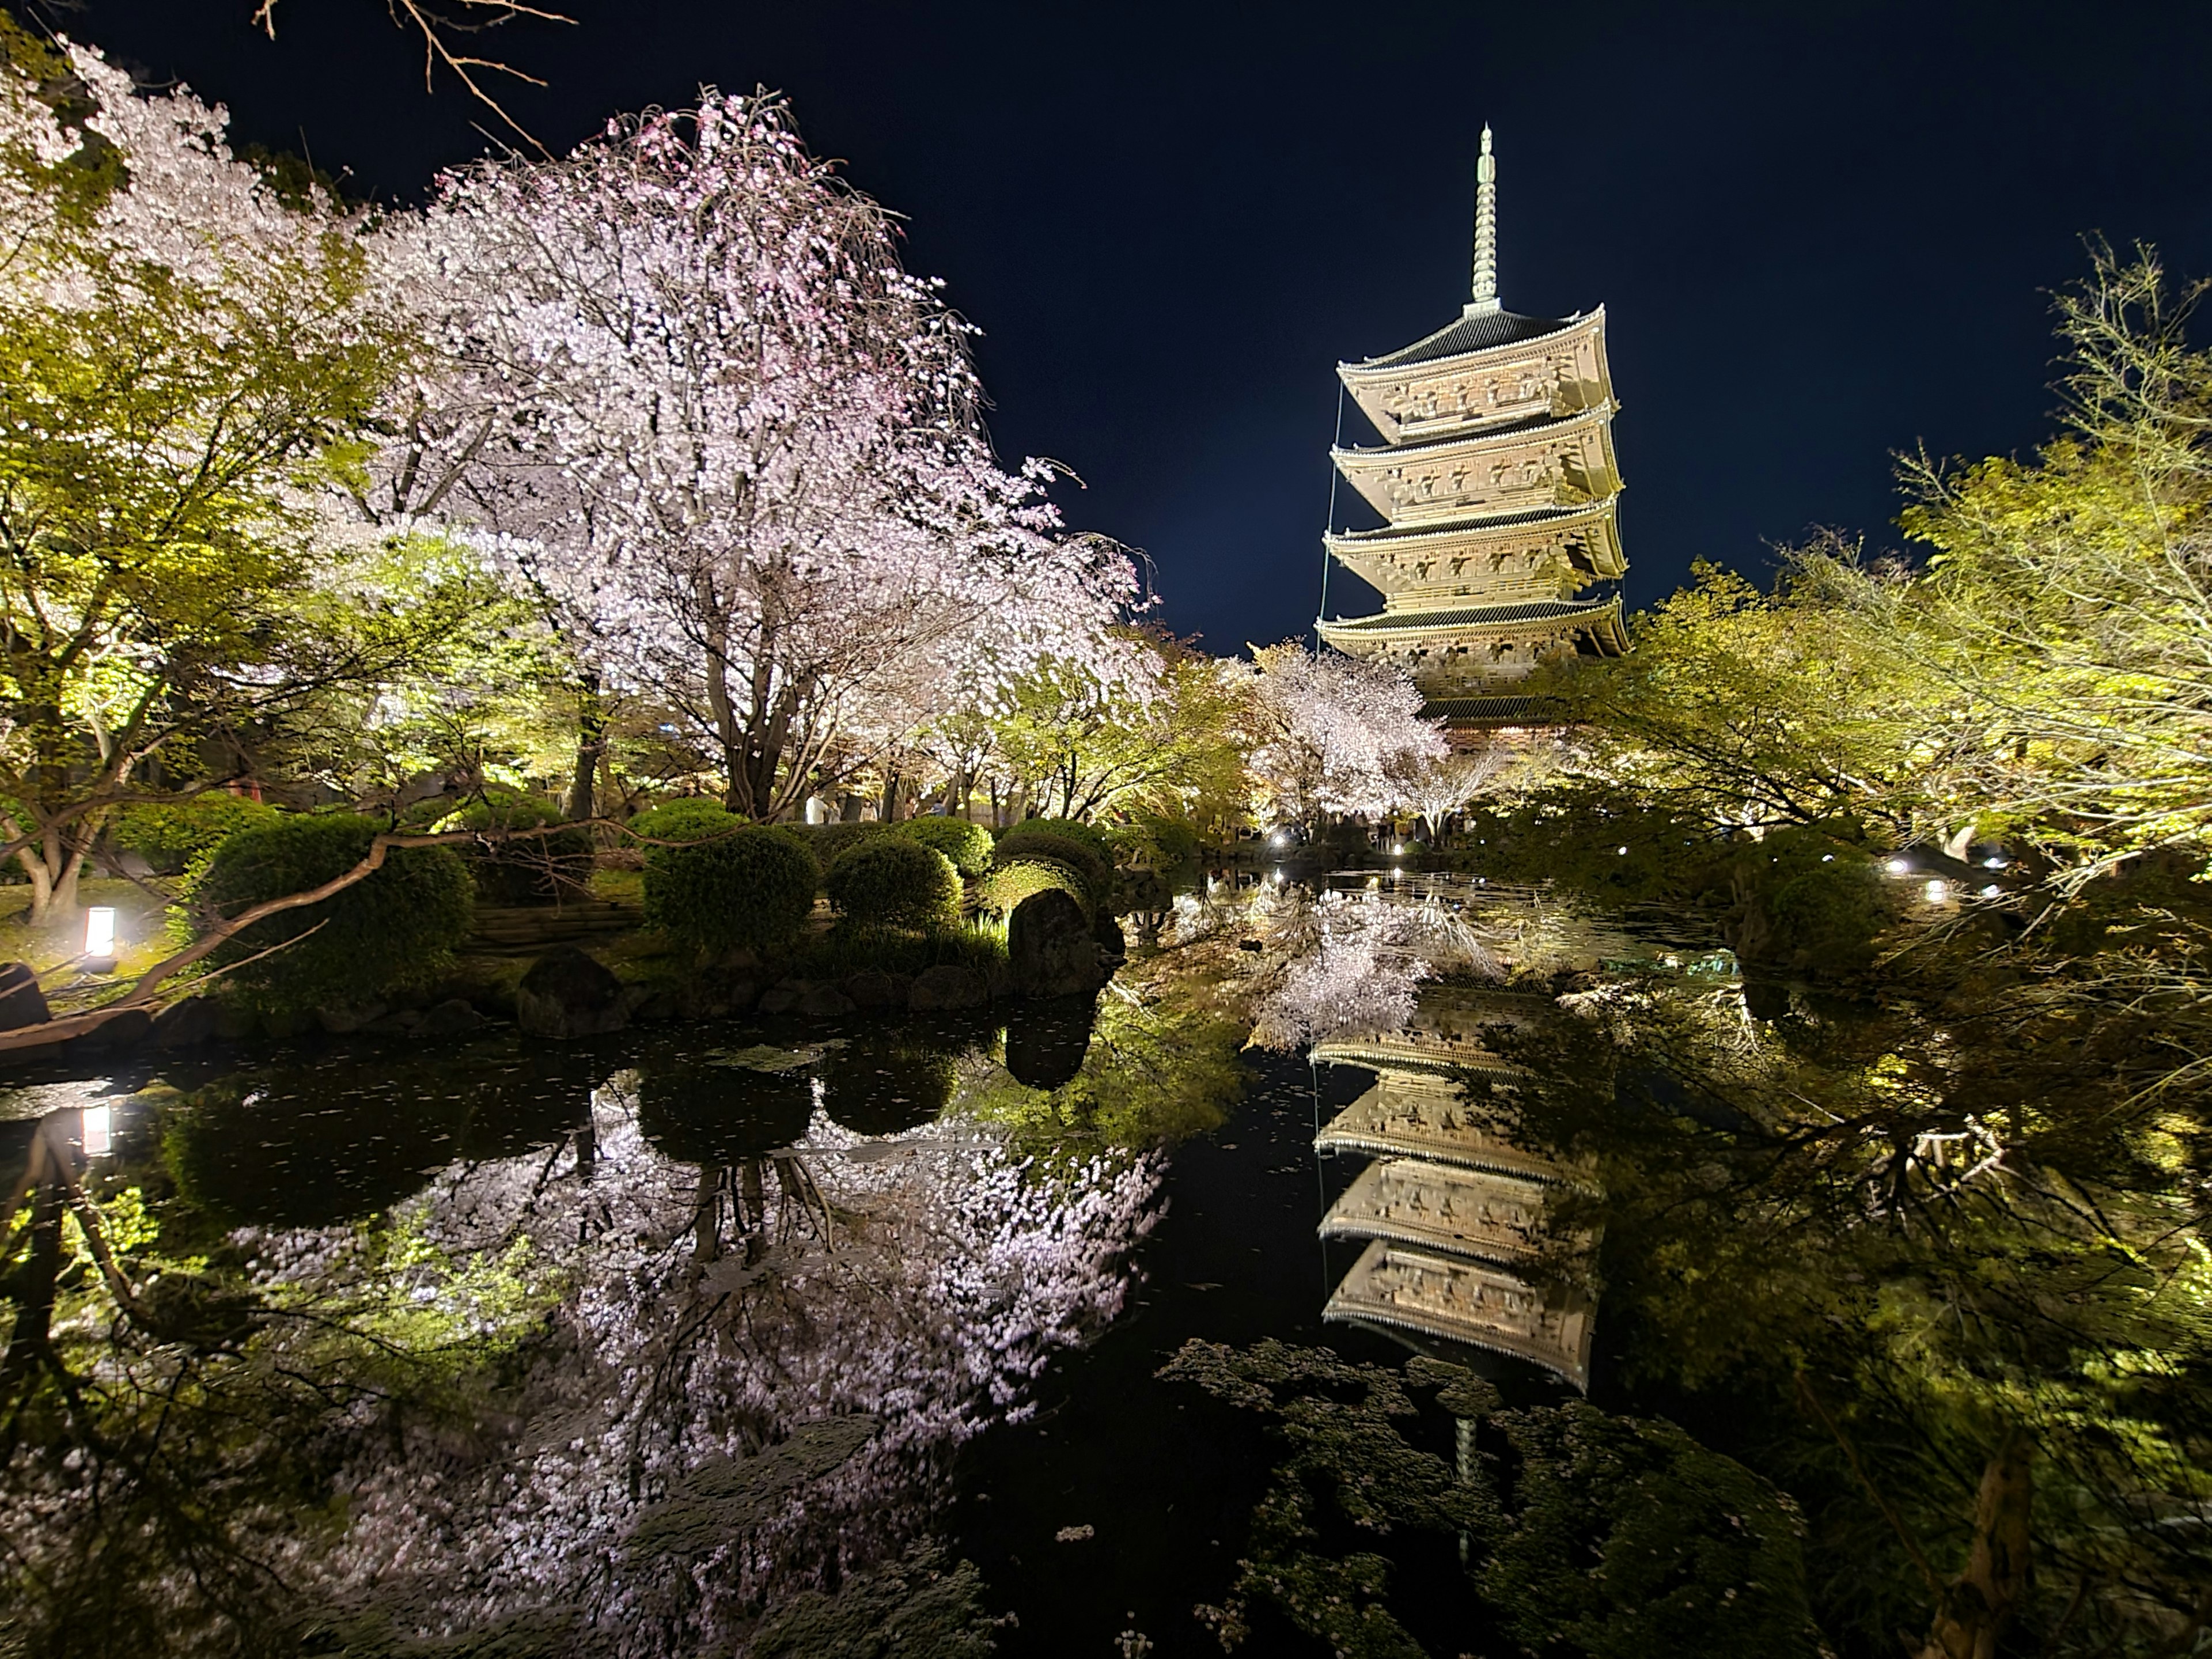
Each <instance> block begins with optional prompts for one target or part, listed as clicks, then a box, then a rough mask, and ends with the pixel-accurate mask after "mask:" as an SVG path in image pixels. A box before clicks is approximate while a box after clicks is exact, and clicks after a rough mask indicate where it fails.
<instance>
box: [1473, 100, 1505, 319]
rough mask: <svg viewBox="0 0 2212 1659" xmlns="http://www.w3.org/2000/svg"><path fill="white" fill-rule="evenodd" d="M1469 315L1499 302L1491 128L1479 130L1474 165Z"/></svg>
mask: <svg viewBox="0 0 2212 1659" xmlns="http://www.w3.org/2000/svg"><path fill="white" fill-rule="evenodd" d="M1467 308H1468V311H1469V312H1470V313H1478V312H1486V311H1496V310H1498V160H1497V158H1496V157H1495V156H1493V155H1491V153H1490V127H1489V125H1488V124H1487V123H1485V124H1484V125H1483V129H1482V155H1481V156H1480V159H1479V160H1477V161H1476V162H1475V164H1474V297H1473V298H1472V299H1471V300H1469V301H1468V307H1467Z"/></svg>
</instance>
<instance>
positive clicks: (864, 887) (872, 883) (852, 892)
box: [823, 836, 960, 933]
mask: <svg viewBox="0 0 2212 1659" xmlns="http://www.w3.org/2000/svg"><path fill="white" fill-rule="evenodd" d="M823 887H824V888H825V889H826V890H827V891H828V892H829V907H830V908H832V909H833V910H835V911H836V913H837V914H838V915H839V916H840V917H842V919H843V920H844V921H848V922H849V923H851V924H853V925H854V926H855V927H892V928H899V929H902V930H903V931H906V932H908V933H927V932H928V931H929V930H931V929H932V928H936V927H951V926H952V925H953V924H955V923H956V922H957V921H959V920H960V876H959V872H957V871H956V870H954V869H953V867H952V861H951V860H950V859H948V858H946V857H945V854H942V853H940V852H939V851H938V850H937V849H936V848H933V847H925V846H923V845H922V844H921V842H918V841H911V840H908V838H907V837H906V836H878V837H877V838H875V839H874V840H872V841H866V842H862V843H861V844H860V845H859V846H858V847H853V848H847V849H846V850H845V851H844V852H842V853H841V854H838V855H837V861H836V863H834V864H832V865H831V866H829V875H828V877H827V878H825V879H824V881H823Z"/></svg>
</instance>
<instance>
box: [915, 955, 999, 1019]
mask: <svg viewBox="0 0 2212 1659" xmlns="http://www.w3.org/2000/svg"><path fill="white" fill-rule="evenodd" d="M990 1000H991V987H990V986H989V985H988V984H987V983H986V982H985V981H984V978H983V976H982V975H981V974H979V973H977V972H976V971H975V969H972V968H957V967H954V966H952V965H951V963H945V964H944V965H941V966H939V967H936V968H930V969H924V970H923V971H922V972H921V973H919V974H917V975H915V980H914V988H913V989H912V990H911V991H909V992H908V994H907V1006H908V1007H909V1008H912V1009H913V1010H914V1011H915V1012H917V1013H927V1012H946V1011H951V1010H953V1009H959V1008H982V1007H987V1006H989V1004H990Z"/></svg>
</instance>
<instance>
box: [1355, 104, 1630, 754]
mask: <svg viewBox="0 0 2212 1659" xmlns="http://www.w3.org/2000/svg"><path fill="white" fill-rule="evenodd" d="M1475 178H1476V185H1475V240H1474V284H1473V297H1472V298H1471V299H1470V300H1469V301H1468V304H1467V306H1466V307H1465V308H1464V309H1463V310H1462V313H1461V314H1460V317H1459V319H1458V320H1456V321H1455V322H1453V323H1452V324H1450V325H1449V326H1447V327H1445V328H1443V329H1439V330H1438V331H1437V332H1436V333H1434V334H1431V335H1430V336H1429V337H1427V338H1425V339H1423V340H1419V341H1416V342H1415V343H1413V344H1412V345H1409V346H1407V347H1406V348H1405V349H1403V350H1401V351H1394V352H1392V353H1390V354H1389V356H1383V357H1374V358H1370V359H1369V360H1368V361H1367V362H1361V363H1340V364H1339V365H1338V366H1337V375H1338V378H1339V379H1340V380H1342V381H1343V383H1344V386H1345V389H1346V392H1349V393H1350V394H1351V397H1352V401H1353V402H1355V403H1357V404H1358V405H1359V408H1360V410H1361V412H1362V413H1363V414H1364V415H1365V416H1367V418H1368V420H1369V421H1370V422H1372V423H1373V425H1374V427H1375V429H1376V431H1377V432H1378V433H1380V434H1381V435H1382V437H1383V447H1380V448H1350V449H1346V448H1338V449H1335V450H1333V451H1332V452H1331V453H1330V459H1332V460H1333V461H1334V463H1335V465H1336V468H1337V471H1339V472H1340V474H1341V475H1342V476H1343V477H1344V479H1345V481H1346V483H1349V484H1351V485H1352V488H1353V489H1356V490H1358V492H1359V494H1360V495H1361V496H1362V497H1363V498H1364V499H1365V500H1366V501H1367V502H1368V503H1369V505H1370V506H1371V507H1374V508H1375V510H1376V512H1377V513H1381V514H1382V516H1383V520H1385V523H1384V525H1383V527H1382V528H1381V529H1376V530H1364V531H1347V532H1335V531H1334V530H1332V531H1331V532H1330V533H1329V534H1328V537H1327V538H1326V545H1327V547H1328V554H1329V556H1330V557H1332V558H1334V559H1335V560H1336V561H1337V562H1340V563H1341V564H1343V565H1344V566H1346V568H1349V569H1351V570H1352V571H1354V572H1356V573H1358V574H1359V575H1360V576H1362V577H1364V578H1365V579H1366V580H1367V581H1369V582H1370V584H1372V585H1373V586H1375V587H1376V589H1377V590H1379V591H1380V592H1382V594H1383V610H1382V611H1381V612H1380V613H1378V614H1377V615H1375V616H1371V617H1355V618H1352V619H1349V620H1346V619H1338V620H1334V621H1332V620H1328V619H1326V618H1324V619H1323V620H1322V622H1321V623H1319V628H1320V632H1321V636H1322V639H1323V640H1325V641H1328V643H1329V644H1330V645H1332V646H1334V647H1336V648H1337V649H1338V650H1340V651H1343V652H1346V653H1350V654H1352V655H1354V656H1360V657H1368V658H1380V659H1383V660H1386V661H1389V662H1393V663H1395V664H1397V665H1399V666H1400V667H1402V668H1403V669H1405V670H1406V671H1407V673H1409V674H1410V675H1412V676H1413V682H1414V684H1416V685H1418V686H1419V687H1420V689H1421V690H1422V692H1423V693H1424V695H1425V696H1426V697H1427V698H1428V707H1427V708H1426V710H1425V713H1427V714H1430V715H1431V716H1432V717H1438V716H1440V717H1442V718H1443V719H1445V720H1449V721H1450V722H1451V723H1453V724H1454V725H1465V726H1498V725H1504V724H1509V723H1511V722H1512V721H1513V720H1515V719H1516V717H1517V716H1518V715H1520V714H1522V713H1523V712H1524V711H1525V710H1526V709H1527V708H1528V698H1527V697H1526V696H1522V695H1520V682H1521V681H1522V680H1523V679H1525V678H1526V677H1527V676H1528V674H1529V673H1530V672H1531V671H1533V670H1534V668H1535V667H1536V665H1538V664H1539V663H1540V662H1542V661H1543V660H1545V659H1547V658H1549V657H1552V656H1553V655H1556V654H1559V653H1585V654H1599V655H1608V656H1610V655H1616V654H1618V653H1620V652H1622V651H1624V650H1626V648H1627V636H1626V633H1625V631H1624V629H1623V628H1622V624H1621V614H1620V597H1619V595H1618V594H1617V593H1614V594H1608V593H1603V592H1599V593H1596V594H1592V593H1591V592H1589V590H1591V589H1593V588H1598V587H1601V586H1602V585H1604V584H1608V583H1611V582H1613V581H1615V580H1618V579H1619V578H1620V575H1621V574H1622V573H1623V572H1624V571H1625V570H1626V568H1627V562H1626V559H1625V558H1624V557H1623V556H1622V553H1621V549H1620V525H1619V520H1618V507H1619V502H1620V488H1621V486H1620V468H1619V466H1618V465H1617V463H1616V462H1615V460H1614V458H1613V381H1612V378H1611V376H1610V374H1608V373H1607V368H1606V360H1605V308H1604V307H1602V306H1601V307H1598V309H1596V310H1595V311H1593V312H1590V313H1586V314H1585V313H1577V314H1576V315H1574V316H1572V317H1565V318H1545V317H1524V316H1522V315H1520V314H1518V313H1515V312H1510V311H1507V310H1506V309H1504V307H1503V306H1502V305H1501V304H1500V303H1499V301H1498V257H1497V189H1498V185H1497V163H1496V161H1495V160H1494V159H1493V158H1492V155H1491V139H1490V130H1489V129H1488V128H1487V127H1485V128H1484V129H1483V132H1482V156H1481V160H1480V162H1479V163H1478V164H1477V167H1476V174H1475Z"/></svg>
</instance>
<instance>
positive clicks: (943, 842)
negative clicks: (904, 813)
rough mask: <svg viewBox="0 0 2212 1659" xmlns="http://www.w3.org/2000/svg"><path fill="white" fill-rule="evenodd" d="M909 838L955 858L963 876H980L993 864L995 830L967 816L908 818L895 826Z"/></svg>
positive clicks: (956, 867)
mask: <svg viewBox="0 0 2212 1659" xmlns="http://www.w3.org/2000/svg"><path fill="white" fill-rule="evenodd" d="M892 828H893V829H896V831H897V832H898V833H899V834H900V835H902V836H905V837H906V838H907V839H908V840H909V841H918V842H921V844H922V845H923V846H924V847H933V848H936V849H937V850H938V851H939V852H940V853H942V854H945V857H946V858H948V859H950V860H952V867H953V868H954V869H955V870H957V871H958V872H960V873H961V874H962V875H963V876H980V875H981V874H982V873H983V872H985V871H987V870H988V869H989V868H990V867H991V832H990V831H989V830H988V829H985V828H984V827H983V826H982V825H981V824H980V823H969V822H968V821H967V819H965V818H946V817H926V818H908V820H907V821H906V822H905V823H900V824H894V825H893V826H892Z"/></svg>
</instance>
